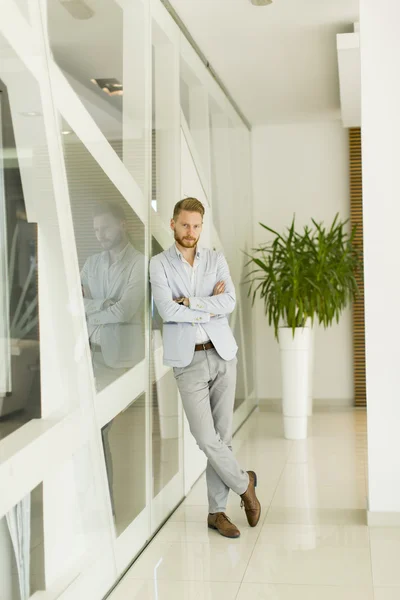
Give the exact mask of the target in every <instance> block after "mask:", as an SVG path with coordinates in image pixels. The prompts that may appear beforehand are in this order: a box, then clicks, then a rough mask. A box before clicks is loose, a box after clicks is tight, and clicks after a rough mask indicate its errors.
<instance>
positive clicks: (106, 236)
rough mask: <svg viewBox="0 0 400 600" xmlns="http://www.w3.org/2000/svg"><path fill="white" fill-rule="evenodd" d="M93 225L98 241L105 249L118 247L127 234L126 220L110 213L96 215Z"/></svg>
mask: <svg viewBox="0 0 400 600" xmlns="http://www.w3.org/2000/svg"><path fill="white" fill-rule="evenodd" d="M93 227H94V231H95V234H96V237H97V239H98V241H99V242H100V244H101V246H102V247H103V248H104V250H112V249H113V248H117V247H118V246H119V245H120V244H121V242H122V240H123V238H124V235H125V222H124V221H121V220H119V219H116V218H115V217H113V216H112V215H110V214H104V215H98V216H97V217H94V220H93Z"/></svg>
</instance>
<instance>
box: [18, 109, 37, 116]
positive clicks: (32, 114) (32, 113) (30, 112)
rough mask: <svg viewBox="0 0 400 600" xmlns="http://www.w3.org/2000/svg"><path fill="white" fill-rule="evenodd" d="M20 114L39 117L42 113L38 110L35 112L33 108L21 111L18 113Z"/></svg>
mask: <svg viewBox="0 0 400 600" xmlns="http://www.w3.org/2000/svg"><path fill="white" fill-rule="evenodd" d="M20 115H22V116H23V117H41V116H42V114H41V113H40V112H35V111H33V110H31V111H29V112H22V113H20Z"/></svg>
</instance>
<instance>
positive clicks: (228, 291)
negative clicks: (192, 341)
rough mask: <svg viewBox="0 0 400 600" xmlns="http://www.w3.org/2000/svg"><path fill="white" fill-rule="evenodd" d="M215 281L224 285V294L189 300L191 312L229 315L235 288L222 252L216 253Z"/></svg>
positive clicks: (234, 301)
mask: <svg viewBox="0 0 400 600" xmlns="http://www.w3.org/2000/svg"><path fill="white" fill-rule="evenodd" d="M217 281H223V282H224V283H225V292H224V293H223V294H218V295H217V296H208V297H206V298H198V297H193V298H189V306H190V308H191V309H193V310H199V311H205V312H207V313H211V314H213V315H229V314H230V313H231V312H233V310H234V308H235V305H236V294H235V286H234V285H233V281H232V277H231V275H230V272H229V267H228V263H227V262H226V259H225V257H224V255H223V254H222V252H218V262H217V278H216V282H217Z"/></svg>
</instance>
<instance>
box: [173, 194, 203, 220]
mask: <svg viewBox="0 0 400 600" xmlns="http://www.w3.org/2000/svg"><path fill="white" fill-rule="evenodd" d="M183 210H187V211H189V212H197V213H200V214H201V218H203V217H204V212H205V210H204V206H203V204H202V203H201V202H200V200H197V198H184V199H183V200H181V201H180V202H177V204H175V208H174V216H173V219H174V221H176V220H177V218H178V217H179V215H180V213H181V212H182V211H183Z"/></svg>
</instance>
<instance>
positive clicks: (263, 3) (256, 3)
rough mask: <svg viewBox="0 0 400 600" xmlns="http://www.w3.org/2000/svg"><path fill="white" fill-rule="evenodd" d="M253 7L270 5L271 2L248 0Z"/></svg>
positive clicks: (266, 0)
mask: <svg viewBox="0 0 400 600" xmlns="http://www.w3.org/2000/svg"><path fill="white" fill-rule="evenodd" d="M250 2H251V3H252V4H254V6H268V4H272V2H273V0H250Z"/></svg>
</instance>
